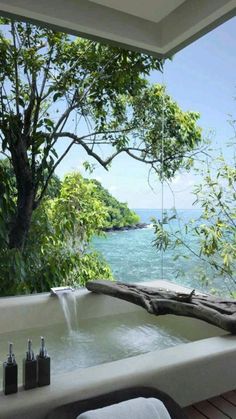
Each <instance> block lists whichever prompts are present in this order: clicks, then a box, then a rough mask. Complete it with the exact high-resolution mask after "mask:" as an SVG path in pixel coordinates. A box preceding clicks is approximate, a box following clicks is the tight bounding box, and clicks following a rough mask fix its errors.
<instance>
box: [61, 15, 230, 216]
mask: <svg viewBox="0 0 236 419" xmlns="http://www.w3.org/2000/svg"><path fill="white" fill-rule="evenodd" d="M235 69H236V17H234V18H233V19H231V20H229V21H228V22H226V23H224V24H223V25H221V26H219V27H218V28H216V29H215V30H213V31H211V32H210V33H209V34H207V35H205V36H203V37H202V38H200V39H198V40H197V41H195V42H194V43H192V44H191V45H189V46H187V47H185V48H184V49H183V50H182V51H180V52H178V53H177V54H176V55H175V56H174V57H173V60H172V61H170V60H168V61H166V63H165V67H164V74H163V76H162V75H161V73H160V72H157V71H155V72H153V73H152V74H151V76H150V82H152V83H161V82H164V84H165V85H166V88H167V93H168V94H170V96H172V98H173V99H174V100H175V101H176V102H177V103H178V104H179V106H180V107H181V108H182V109H183V110H184V111H187V110H192V111H196V112H199V113H200V115H201V117H200V120H199V125H200V126H201V127H202V128H203V135H204V137H206V138H209V137H210V138H211V140H212V143H213V146H214V148H215V150H219V149H220V148H222V149H223V150H225V151H226V154H227V152H229V151H227V149H226V143H227V141H228V140H229V139H230V138H231V137H232V128H230V125H229V122H228V121H229V119H230V116H229V115H232V116H233V117H234V118H236V112H235V107H236V100H235V99H234V98H235V97H236V78H235ZM84 160H88V159H87V158H86V155H85V154H84V153H83V152H82V151H81V150H80V149H79V148H76V146H75V147H74V149H72V151H71V152H70V153H69V155H68V156H67V157H66V159H65V160H64V161H63V162H62V163H61V164H60V166H59V167H58V169H57V172H56V173H57V174H58V175H59V176H60V177H61V178H62V177H63V176H64V175H65V173H68V172H70V171H74V170H79V171H81V173H82V174H84V175H85V176H87V175H86V173H85V172H84V170H83V161H84ZM92 177H93V178H96V179H97V180H99V181H100V182H101V183H102V185H103V186H104V187H105V188H106V189H108V190H109V191H110V192H111V193H112V194H113V195H114V196H115V197H116V198H117V199H119V200H120V201H121V202H127V203H128V205H129V207H130V208H161V205H162V199H161V186H160V182H159V181H158V180H157V179H156V178H154V176H153V177H152V178H151V180H150V182H148V167H147V166H145V165H144V164H143V163H140V162H137V161H135V160H133V159H131V158H130V157H128V156H125V155H120V156H118V157H117V159H115V160H114V161H113V164H112V167H111V168H110V169H109V172H107V171H106V170H105V169H103V168H102V167H99V165H98V164H96V165H95V170H94V172H93V175H92ZM197 182H199V178H198V177H196V175H195V174H194V173H193V172H192V171H191V172H190V173H178V174H177V175H176V176H175V178H174V179H173V181H172V183H171V188H169V187H168V186H167V185H165V186H164V197H163V205H164V207H165V208H172V207H173V206H175V207H176V208H182V209H185V208H192V203H193V201H194V196H193V194H192V188H193V186H194V184H196V183H197Z"/></svg>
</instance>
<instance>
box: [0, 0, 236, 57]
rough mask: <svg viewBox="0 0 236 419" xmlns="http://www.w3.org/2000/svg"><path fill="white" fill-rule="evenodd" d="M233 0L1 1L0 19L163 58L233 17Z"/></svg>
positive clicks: (234, 3) (235, 2)
mask: <svg viewBox="0 0 236 419" xmlns="http://www.w3.org/2000/svg"><path fill="white" fill-rule="evenodd" d="M235 11H236V0H185V1H183V0H0V15H6V16H12V17H14V18H16V19H19V18H20V19H23V20H24V19H26V20H30V21H32V22H35V23H39V24H41V25H47V26H49V27H52V28H55V29H58V30H62V31H65V32H68V33H71V34H77V35H80V36H84V37H87V38H90V39H95V40H100V41H103V42H108V43H111V44H113V45H119V46H122V47H124V48H128V49H134V50H137V51H142V52H146V53H148V54H152V55H154V56H158V57H167V56H170V55H172V54H173V53H175V52H177V51H179V50H180V49H182V48H183V47H184V46H186V45H188V44H190V43H191V42H193V41H195V40H196V39H198V38H199V37H200V36H202V35H203V34H205V33H207V32H209V31H210V30H212V29H214V28H215V27H216V26H218V25H220V24H221V23H223V22H225V21H226V20H227V19H230V18H231V17H232V16H234V15H235Z"/></svg>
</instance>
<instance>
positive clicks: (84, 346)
mask: <svg viewBox="0 0 236 419" xmlns="http://www.w3.org/2000/svg"><path fill="white" fill-rule="evenodd" d="M40 336H44V337H45V339H46V347H47V350H48V353H49V355H50V357H51V371H52V375H56V374H61V373H67V372H71V371H73V370H74V369H76V368H77V369H80V368H86V367H91V366H93V365H98V364H103V363H105V362H111V361H116V360H118V359H123V358H128V357H132V356H137V355H140V354H145V353H147V352H150V351H154V350H158V349H165V348H168V347H171V346H175V345H178V344H180V343H183V342H189V339H187V338H186V337H184V336H183V335H181V334H180V333H178V332H177V331H176V330H174V328H173V327H171V326H168V325H166V326H164V325H162V326H160V325H158V322H157V318H156V317H154V316H150V315H148V314H146V313H145V311H143V312H141V313H140V314H139V315H138V316H137V313H129V315H128V316H127V315H124V314H122V315H116V316H109V317H104V318H102V319H99V318H98V319H93V320H87V321H86V320H83V321H80V322H79V327H78V329H77V331H76V330H72V331H68V328H67V326H66V325H65V324H56V325H52V326H48V327H40V328H37V327H35V328H33V329H25V330H20V331H15V332H9V333H3V334H0V361H1V364H2V362H3V361H4V360H5V358H6V352H7V342H9V341H10V342H13V343H14V353H15V356H16V361H17V363H18V369H19V381H20V382H21V381H22V368H21V367H22V359H23V357H24V356H25V351H26V343H27V339H28V338H30V339H32V341H33V349H34V352H35V354H36V353H37V352H38V349H39V344H40ZM1 368H2V367H1ZM0 374H1V371H0Z"/></svg>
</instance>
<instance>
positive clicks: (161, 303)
mask: <svg viewBox="0 0 236 419" xmlns="http://www.w3.org/2000/svg"><path fill="white" fill-rule="evenodd" d="M86 287H87V289H88V290H89V291H93V292H96V293H99V294H106V295H110V296H112V297H116V298H121V299H122V300H126V301H129V302H130V303H133V304H137V305H139V306H141V307H143V308H145V309H146V310H147V311H148V312H149V313H151V314H155V315H156V316H160V315H164V314H175V315H177V316H186V317H193V318H197V319H200V320H204V321H206V322H208V323H210V324H213V325H214V326H218V327H220V328H222V329H225V330H227V331H228V332H230V333H232V334H236V300H230V299H220V298H215V297H213V296H211V295H203V294H199V295H195V291H194V290H193V291H192V292H191V293H190V294H184V293H178V292H174V291H168V290H164V289H160V288H151V287H143V286H136V285H128V284H123V283H119V282H110V281H88V282H87V284H86Z"/></svg>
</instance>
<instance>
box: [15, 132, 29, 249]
mask: <svg viewBox="0 0 236 419" xmlns="http://www.w3.org/2000/svg"><path fill="white" fill-rule="evenodd" d="M10 151H11V156H12V164H13V169H14V172H15V176H16V186H17V205H16V213H15V215H14V216H13V219H12V220H11V223H10V229H9V248H10V249H14V248H15V249H19V250H22V249H23V248H24V244H25V241H26V238H27V235H28V232H29V228H30V223H31V219H32V214H33V209H34V198H35V187H34V183H33V174H32V168H31V166H30V162H29V158H28V155H27V145H26V140H25V139H24V138H23V137H22V136H20V135H19V137H18V139H17V141H12V142H11V146H10Z"/></svg>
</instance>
